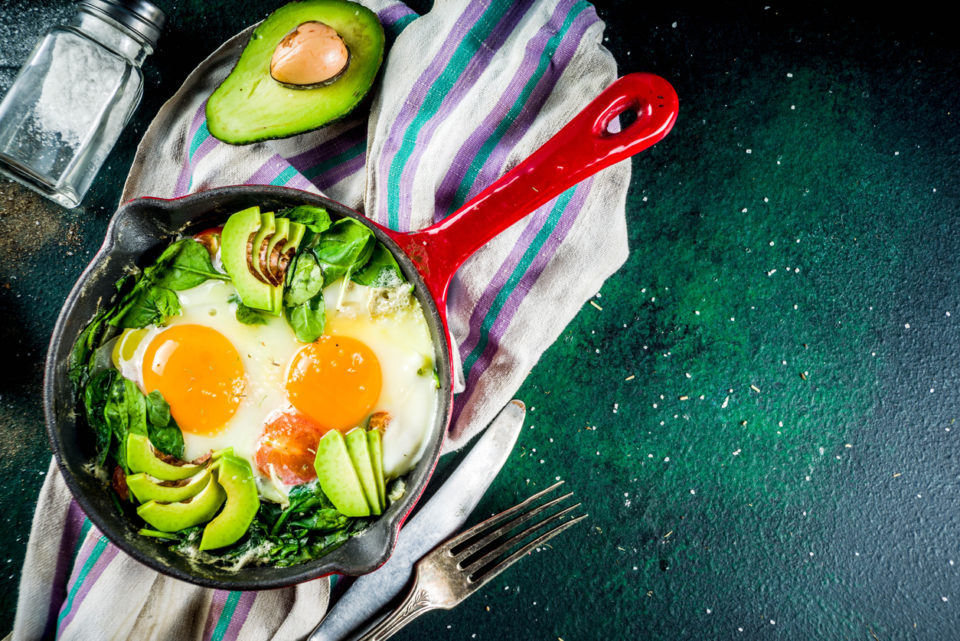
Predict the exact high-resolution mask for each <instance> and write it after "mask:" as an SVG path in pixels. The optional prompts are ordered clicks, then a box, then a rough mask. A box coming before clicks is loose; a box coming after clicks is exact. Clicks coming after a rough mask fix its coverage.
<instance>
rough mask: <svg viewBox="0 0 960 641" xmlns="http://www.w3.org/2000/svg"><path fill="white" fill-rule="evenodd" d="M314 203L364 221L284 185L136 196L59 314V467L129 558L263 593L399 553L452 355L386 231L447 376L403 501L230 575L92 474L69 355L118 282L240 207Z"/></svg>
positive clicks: (447, 392)
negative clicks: (341, 538) (272, 562)
mask: <svg viewBox="0 0 960 641" xmlns="http://www.w3.org/2000/svg"><path fill="white" fill-rule="evenodd" d="M300 204H311V205H319V206H322V207H326V208H327V210H328V211H329V212H330V214H331V215H332V216H335V217H350V218H354V219H356V220H359V221H360V222H362V223H364V224H367V222H368V221H367V220H366V219H365V218H364V217H363V216H361V215H360V214H358V213H357V212H355V211H353V210H351V209H349V208H347V207H345V206H343V205H341V204H339V203H337V202H334V201H332V200H329V199H327V198H323V197H321V196H317V195H314V194H310V193H307V192H302V191H298V190H294V189H289V188H284V187H271V186H253V185H251V186H237V187H224V188H220V189H213V190H210V191H205V192H200V193H197V194H193V195H191V196H187V197H184V198H181V199H177V200H159V199H138V200H133V201H130V202H128V203H126V204H124V205H123V206H122V207H121V208H120V209H119V210H118V211H117V212H116V214H114V216H113V218H112V219H111V222H110V225H109V227H108V230H107V237H106V240H105V241H104V244H103V247H101V249H100V251H99V252H98V253H97V255H96V256H95V257H94V259H93V261H92V262H91V263H90V265H89V266H88V267H87V269H86V270H85V271H84V272H83V274H82V275H81V276H80V279H79V280H78V281H77V283H76V285H74V287H73V290H72V291H71V292H70V295H69V296H68V297H67V300H66V303H65V304H64V306H63V309H62V310H61V312H60V316H59V318H58V319H57V323H56V326H55V327H54V331H53V336H52V338H51V341H50V349H49V352H48V354H47V362H46V370H45V380H44V399H43V403H44V413H45V417H46V426H47V432H48V435H49V438H50V444H51V446H52V448H53V452H54V454H55V456H56V458H57V462H58V464H59V466H60V471H61V473H62V475H63V477H64V479H65V480H66V482H67V485H68V486H69V487H70V490H71V491H72V493H73V495H74V497H75V498H76V500H77V501H78V503H79V504H80V506H81V508H82V509H83V511H84V512H85V513H86V514H87V516H89V517H90V519H91V521H93V523H94V525H95V526H96V527H97V528H98V529H99V530H100V531H101V532H103V533H104V534H105V535H106V536H107V538H109V539H110V540H111V541H112V542H113V543H114V544H116V545H117V546H119V547H120V548H121V549H122V550H123V551H125V552H126V553H127V554H129V555H131V556H133V557H134V558H136V559H137V560H139V561H141V562H142V563H145V564H146V565H148V566H150V567H152V568H154V569H155V570H158V571H160V572H163V573H166V574H168V575H171V576H174V577H176V578H179V579H182V580H185V581H190V582H192V583H195V584H198V585H202V586H205V587H212V588H218V589H226V590H258V589H265V588H276V587H283V586H287V585H292V584H295V583H299V582H302V581H306V580H309V579H313V578H316V577H319V576H323V575H325V574H329V573H332V572H337V573H342V574H352V575H356V574H364V573H367V572H370V571H372V570H374V569H376V568H377V567H379V566H380V565H382V564H383V563H384V562H385V561H386V560H387V558H389V555H390V552H391V551H392V549H393V546H394V544H395V542H396V541H395V539H396V531H397V528H398V527H399V524H400V523H401V522H402V520H403V518H404V517H405V515H406V514H407V513H409V511H410V510H411V509H412V507H413V505H414V503H415V502H416V500H417V498H418V497H419V496H420V494H421V492H422V491H423V489H424V487H425V486H426V483H427V481H428V480H429V477H430V474H431V473H432V471H433V468H434V466H435V464H436V461H437V458H438V457H439V455H440V448H441V446H442V444H443V436H444V433H445V431H446V426H447V423H448V421H449V417H450V411H451V381H452V377H451V371H450V354H449V352H448V348H447V342H446V338H445V332H446V329H445V328H444V326H443V322H442V320H441V318H440V315H439V313H438V311H437V307H436V304H435V303H434V301H433V299H432V297H431V296H430V294H429V292H428V291H427V288H426V286H425V285H424V283H423V281H422V279H421V278H420V275H419V274H418V272H417V271H416V269H415V268H414V266H413V264H412V262H411V261H410V260H409V259H408V258H407V257H406V256H405V255H404V254H403V253H402V252H401V251H400V250H399V248H398V247H397V245H396V243H394V242H393V241H392V240H391V239H390V238H389V237H388V236H387V235H386V234H384V233H383V232H382V231H381V230H379V229H378V228H376V227H375V226H373V225H368V226H369V227H370V228H371V229H372V230H373V231H374V233H375V234H376V235H377V238H378V240H380V241H381V242H383V243H384V244H385V245H386V246H387V247H388V248H390V250H391V251H392V252H393V254H394V256H396V258H397V261H398V263H399V264H400V267H401V269H402V270H403V271H404V273H405V274H406V277H407V279H408V280H409V281H410V282H411V283H414V291H415V295H416V297H417V299H418V300H419V301H420V305H421V306H422V308H423V311H424V315H425V317H426V319H427V324H428V326H429V328H430V332H431V335H432V337H433V344H434V349H435V352H436V355H437V371H438V374H439V377H440V386H441V387H440V390H438V392H439V397H438V407H437V411H436V413H435V415H434V418H433V421H432V425H431V426H430V428H429V431H428V433H427V437H426V438H427V439H428V445H427V447H426V450H425V452H424V454H423V457H422V458H421V460H420V462H419V463H418V464H417V465H416V467H415V468H414V469H413V470H412V471H411V472H410V473H409V474H408V475H407V477H406V480H407V492H406V494H405V495H404V496H403V498H402V499H401V500H400V501H398V502H396V503H394V504H392V505H391V506H390V507H389V509H388V510H387V511H386V512H385V513H384V514H383V515H382V516H381V517H380V518H379V519H378V520H377V521H376V522H375V523H374V525H373V526H371V527H370V528H368V529H367V530H366V531H365V532H363V533H362V534H360V535H358V536H354V537H353V538H351V539H350V540H349V541H347V542H346V543H345V544H344V545H342V546H341V547H339V548H338V549H336V550H334V551H333V552H331V553H330V554H327V555H326V556H324V557H322V558H320V559H316V560H314V561H311V562H308V563H304V564H301V565H296V566H292V567H287V568H274V567H247V568H243V569H241V570H240V571H238V572H231V571H228V570H224V569H220V568H217V567H213V566H208V565H204V564H198V563H195V562H191V561H189V560H187V559H186V558H184V557H182V556H180V555H178V554H175V553H173V552H171V551H170V550H169V549H167V546H166V545H165V544H164V543H163V542H161V541H159V540H155V539H152V538H149V537H143V536H140V535H138V534H137V528H136V527H135V525H134V522H133V521H132V520H131V519H129V518H127V517H125V516H123V515H121V514H119V513H118V512H117V510H116V508H115V506H114V504H113V502H112V500H111V499H110V496H109V495H108V492H107V491H106V490H105V487H104V485H103V484H102V483H101V482H100V481H98V480H97V479H96V478H94V476H93V475H92V474H91V473H90V472H89V471H88V469H87V468H88V464H89V462H90V461H91V459H92V456H93V446H92V439H91V434H90V432H89V429H88V428H87V426H86V424H85V423H84V422H83V420H82V418H80V419H78V412H77V409H78V408H77V405H76V403H75V399H74V396H73V391H72V389H71V385H70V381H69V379H68V376H67V369H68V360H69V355H70V351H71V349H72V347H73V344H74V342H75V341H76V337H77V336H78V335H79V334H80V332H81V331H82V330H83V328H84V327H86V325H87V324H88V323H89V322H90V320H91V319H92V318H93V317H94V316H95V315H96V313H97V311H98V310H99V309H101V308H103V307H107V306H110V305H111V304H113V302H114V296H115V295H116V290H115V283H116V282H117V280H118V279H120V278H121V277H122V276H124V275H126V274H127V273H129V272H130V271H131V269H133V268H134V267H135V266H139V267H143V266H146V265H149V264H150V263H151V262H152V261H153V260H154V259H155V258H156V257H157V256H158V255H159V254H160V252H161V251H162V250H163V248H164V247H166V246H167V245H168V244H169V243H170V242H171V241H173V240H174V239H176V237H177V236H178V235H179V234H190V233H194V232H197V231H200V230H203V229H205V228H208V227H212V226H216V225H220V224H222V223H223V222H224V221H225V220H226V218H227V217H228V216H229V215H230V214H232V213H234V212H236V211H239V210H241V209H244V208H246V207H251V206H254V205H259V206H260V208H261V209H262V210H264V211H271V210H272V211H276V210H278V209H283V208H285V207H291V206H295V205H300Z"/></svg>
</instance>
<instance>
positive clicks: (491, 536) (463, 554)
mask: <svg viewBox="0 0 960 641" xmlns="http://www.w3.org/2000/svg"><path fill="white" fill-rule="evenodd" d="M571 496H573V492H567V493H566V494H564V495H563V496H558V497H557V498H555V499H553V500H551V501H547V502H546V503H544V504H543V505H539V506H537V507H535V508H533V509H532V510H530V511H528V512H523V513H521V514H520V516H518V517H517V518H515V519H513V520H512V521H510V522H508V523H505V524H504V525H501V526H500V527H498V528H496V529H495V530H492V531H490V532H488V533H487V534H485V535H483V538H481V539H479V540H477V541H474V542H473V543H471V544H470V547H467V548H464V549H462V550H458V549H457V548H458V547H460V546H454V547H452V548H450V554H451V555H453V556H454V557H456V558H458V559H460V563H459V566H460V567H464V565H466V564H464V561H465V560H467V559H469V558H470V557H471V556H473V555H474V554H476V553H477V552H479V551H480V550H482V549H483V548H485V547H486V546H488V545H489V544H490V543H492V542H493V541H495V540H497V539H499V538H502V537H503V536H505V535H506V534H507V532H509V531H510V530H512V529H513V528H515V527H517V526H518V525H521V524H523V523H526V522H527V521H529V520H530V519H532V518H533V517H535V516H537V515H538V514H540V513H541V512H544V511H545V510H548V509H550V508H551V507H553V506H554V505H556V504H557V503H559V502H560V501H563V500H565V499H568V498H570V497H571ZM521 505H522V504H521ZM577 505H580V504H579V503H577ZM574 507H576V506H574ZM500 522H502V520H500V521H498V523H500ZM477 536H480V533H478V534H477ZM467 542H468V543H469V541H467Z"/></svg>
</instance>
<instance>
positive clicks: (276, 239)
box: [260, 218, 290, 285]
mask: <svg viewBox="0 0 960 641" xmlns="http://www.w3.org/2000/svg"><path fill="white" fill-rule="evenodd" d="M274 222H275V229H274V230H273V236H271V237H270V241H269V242H268V243H267V246H266V248H265V251H264V252H263V253H261V255H260V271H261V272H262V273H263V274H264V275H265V276H266V277H267V280H269V281H270V284H271V285H280V284H281V283H283V276H282V275H280V274H278V269H277V268H278V267H279V266H280V251H281V250H282V249H283V246H284V244H286V242H287V236H288V234H289V233H290V219H289V218H275V219H274Z"/></svg>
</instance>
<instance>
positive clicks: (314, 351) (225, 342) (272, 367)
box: [114, 279, 437, 501]
mask: <svg viewBox="0 0 960 641" xmlns="http://www.w3.org/2000/svg"><path fill="white" fill-rule="evenodd" d="M177 294H178V297H179V299H180V305H181V308H182V313H181V314H180V315H179V316H175V317H171V318H169V319H168V322H167V324H166V325H165V326H163V327H160V326H151V327H147V328H144V329H142V330H127V332H125V333H124V334H123V335H122V336H121V338H120V341H119V343H118V344H117V346H116V347H115V349H114V360H115V362H116V365H117V367H118V369H119V370H120V372H121V374H122V375H123V376H125V377H126V378H129V379H131V380H133V381H135V382H136V383H137V384H138V385H139V386H140V389H141V390H142V391H143V392H144V393H145V394H148V393H150V392H152V391H153V390H159V391H160V393H161V394H162V395H163V397H164V399H165V400H166V401H167V403H169V405H170V412H171V414H172V415H173V418H174V419H175V420H176V422H177V424H178V425H179V426H180V428H181V431H182V432H183V437H184V457H185V458H187V459H192V458H196V457H199V456H201V455H203V454H206V453H207V452H209V451H211V450H218V449H223V448H228V447H229V448H233V452H234V454H236V455H238V456H241V457H243V458H245V459H247V460H248V461H250V463H251V467H252V468H253V469H254V470H255V471H256V472H257V473H258V474H259V476H260V478H259V479H258V484H259V485H260V488H261V491H262V493H263V494H264V496H265V497H266V498H269V499H272V500H278V501H283V500H284V498H285V496H286V493H287V491H288V490H289V487H290V484H291V483H290V481H291V479H289V478H284V475H282V474H278V473H276V470H273V469H271V468H268V469H266V470H264V466H263V465H260V466H258V461H257V452H258V448H259V447H260V445H261V439H262V438H263V437H264V429H265V426H266V425H268V424H269V423H271V421H275V420H276V418H277V417H278V416H281V415H290V414H293V415H299V416H301V418H302V417H306V419H305V420H307V421H312V422H313V423H314V424H315V425H317V426H319V428H320V431H319V432H317V434H320V433H323V432H325V431H326V430H330V429H337V430H341V431H347V430H349V429H351V428H353V427H356V426H358V425H364V424H365V423H366V421H367V420H368V419H369V417H370V416H371V415H374V414H378V413H385V414H386V415H388V416H389V422H388V423H387V425H386V427H385V429H384V432H383V458H384V474H385V475H386V476H387V477H388V478H395V477H398V476H401V475H403V474H405V473H406V472H408V471H409V470H410V469H411V468H412V467H413V466H414V464H416V462H417V461H418V460H419V459H420V457H421V455H422V454H423V451H424V449H425V447H426V445H427V443H426V439H425V435H426V432H427V430H428V429H429V427H430V425H431V423H432V421H433V416H434V412H435V411H436V405H437V390H436V383H435V379H434V375H433V359H434V350H433V343H432V341H431V338H430V333H429V330H428V328H427V325H426V320H425V318H424V316H423V312H422V310H421V308H420V306H419V303H417V301H416V299H415V298H414V297H413V296H412V293H411V286H410V285H407V284H402V285H399V286H397V287H393V288H389V289H381V288H371V287H365V286H363V285H358V284H356V283H353V282H350V281H344V280H342V279H341V280H339V281H336V282H334V283H333V284H331V285H330V286H328V287H327V288H326V289H325V290H324V301H325V305H326V327H325V330H324V335H323V336H321V337H320V338H319V339H318V340H317V341H316V342H314V343H309V344H304V343H301V342H299V341H297V339H296V338H295V336H294V332H293V330H292V329H291V328H290V326H289V324H288V323H287V321H286V319H284V318H283V317H273V316H266V315H265V316H264V318H265V320H266V322H265V324H262V325H245V324H243V323H241V322H239V321H238V320H237V319H236V307H237V304H236V302H235V301H236V300H237V298H236V290H235V288H234V286H233V285H232V283H229V282H224V281H218V280H208V281H206V282H204V283H202V284H201V285H198V286H197V287H194V288H192V289H188V290H184V291H180V292H177ZM380 415H381V416H383V415H384V414H380ZM289 425H292V423H290V422H289V421H288V422H287V423H285V426H287V427H289ZM294 429H295V428H294ZM260 462H261V463H262V460H261V461H260Z"/></svg>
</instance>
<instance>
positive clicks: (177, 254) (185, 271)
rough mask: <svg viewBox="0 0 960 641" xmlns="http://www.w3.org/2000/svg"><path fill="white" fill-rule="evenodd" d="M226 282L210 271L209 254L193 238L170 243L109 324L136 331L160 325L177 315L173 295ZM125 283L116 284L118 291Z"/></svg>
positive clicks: (144, 274)
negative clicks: (203, 284)
mask: <svg viewBox="0 0 960 641" xmlns="http://www.w3.org/2000/svg"><path fill="white" fill-rule="evenodd" d="M211 278H214V279H217V280H225V281H228V280H230V277H229V276H227V275H226V274H223V273H221V272H218V271H217V270H216V269H214V268H213V263H212V262H211V260H210V253H209V252H208V251H207V249H206V247H204V246H203V245H202V244H201V243H199V242H198V241H196V240H194V239H193V238H183V239H181V240H178V241H177V242H175V243H173V244H172V245H170V246H169V247H167V249H166V250H165V251H164V252H163V253H162V254H161V255H160V258H158V259H157V261H156V262H155V263H154V264H153V265H151V266H150V267H147V268H146V269H145V270H144V271H143V274H141V275H140V277H139V279H137V280H136V283H135V284H134V286H133V289H131V290H130V291H129V292H128V293H127V294H126V296H124V297H123V298H121V299H120V302H119V303H118V304H117V307H116V311H115V312H114V313H113V314H112V315H111V317H110V320H109V323H110V324H111V325H113V326H115V327H121V328H124V329H126V328H140V327H146V326H147V325H156V324H159V323H163V322H164V321H165V320H166V319H167V317H168V316H177V315H179V314H180V309H181V308H180V299H178V298H177V295H176V293H175V291H180V290H184V289H190V288H191V287H196V286H197V285H199V284H201V283H203V282H205V281H207V280H210V279H211ZM123 282H125V281H119V282H118V283H117V286H118V288H119V287H122V284H123Z"/></svg>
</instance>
